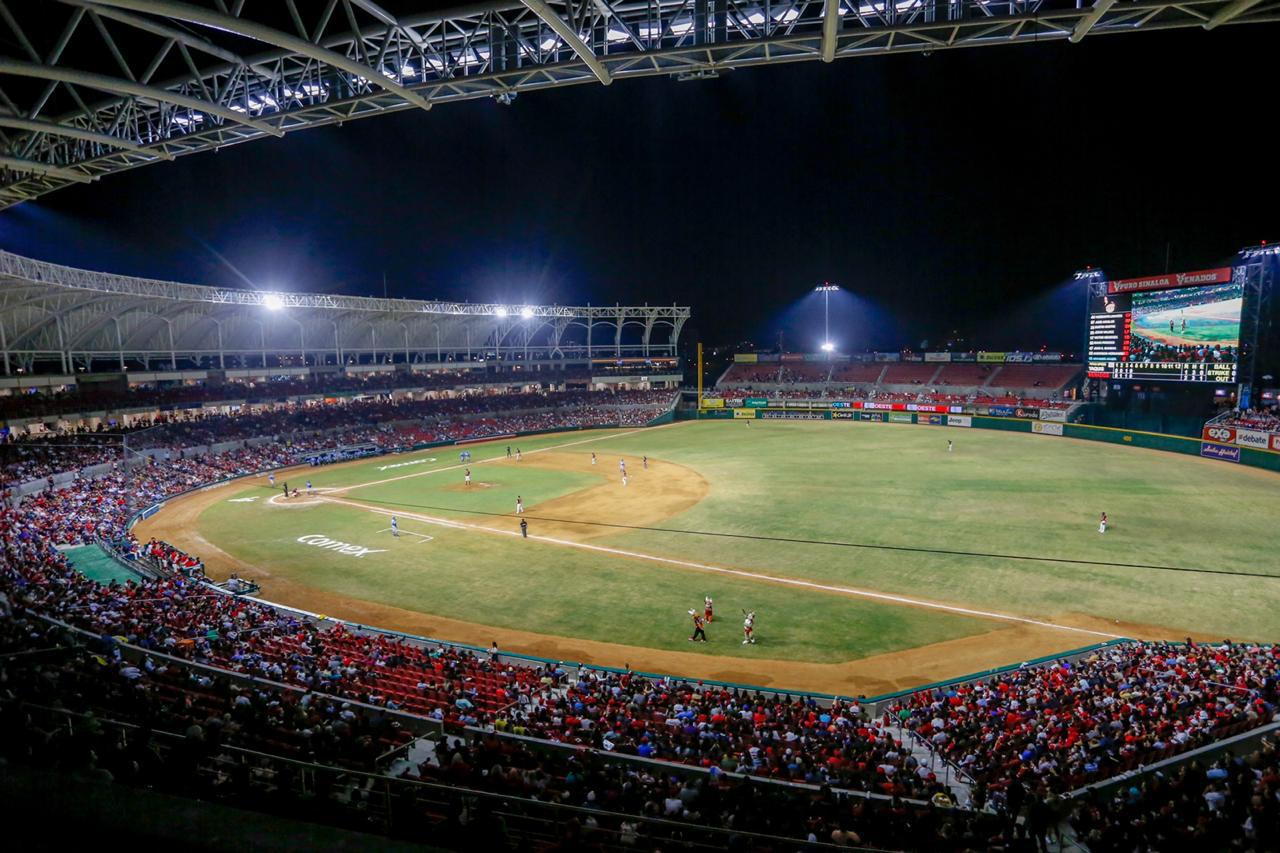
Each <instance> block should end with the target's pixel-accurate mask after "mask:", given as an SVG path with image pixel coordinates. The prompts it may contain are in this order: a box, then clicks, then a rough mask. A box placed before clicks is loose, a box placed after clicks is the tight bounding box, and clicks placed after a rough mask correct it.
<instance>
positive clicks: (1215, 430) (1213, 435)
mask: <svg viewBox="0 0 1280 853" xmlns="http://www.w3.org/2000/svg"><path fill="white" fill-rule="evenodd" d="M1201 438H1203V439H1204V440H1205V441H1221V442H1222V443H1223V444H1234V443H1235V440H1236V430H1235V427H1227V426H1207V427H1205V428H1204V431H1203V433H1202V435H1201Z"/></svg>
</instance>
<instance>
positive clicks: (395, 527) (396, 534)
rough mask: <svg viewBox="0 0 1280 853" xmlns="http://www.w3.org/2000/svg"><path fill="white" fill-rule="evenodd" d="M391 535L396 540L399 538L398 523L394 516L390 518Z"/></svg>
mask: <svg viewBox="0 0 1280 853" xmlns="http://www.w3.org/2000/svg"><path fill="white" fill-rule="evenodd" d="M391 535H392V536H394V537H395V538H397V539H399V538H400V522H399V521H397V520H396V517H395V516H394V515H393V516H391Z"/></svg>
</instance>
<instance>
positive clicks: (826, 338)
mask: <svg viewBox="0 0 1280 853" xmlns="http://www.w3.org/2000/svg"><path fill="white" fill-rule="evenodd" d="M839 289H840V285H838V284H832V283H831V282H829V281H824V282H823V283H822V284H820V285H818V286H817V287H815V288H814V289H813V290H814V292H815V293H821V294H822V351H823V352H825V353H826V354H827V358H830V357H831V353H833V352H835V351H836V345H835V344H833V343H832V342H831V293H832V292H833V291H836V290H839Z"/></svg>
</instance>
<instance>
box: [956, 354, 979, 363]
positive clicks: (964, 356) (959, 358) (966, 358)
mask: <svg viewBox="0 0 1280 853" xmlns="http://www.w3.org/2000/svg"><path fill="white" fill-rule="evenodd" d="M951 360H952V361H977V360H978V354H977V353H973V352H953V353H951Z"/></svg>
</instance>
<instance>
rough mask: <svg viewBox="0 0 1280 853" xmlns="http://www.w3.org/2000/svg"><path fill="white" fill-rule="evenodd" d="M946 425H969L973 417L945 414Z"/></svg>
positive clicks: (971, 424) (971, 423)
mask: <svg viewBox="0 0 1280 853" xmlns="http://www.w3.org/2000/svg"><path fill="white" fill-rule="evenodd" d="M947 426H955V427H971V426H973V418H971V417H969V416H968V415H947Z"/></svg>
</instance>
